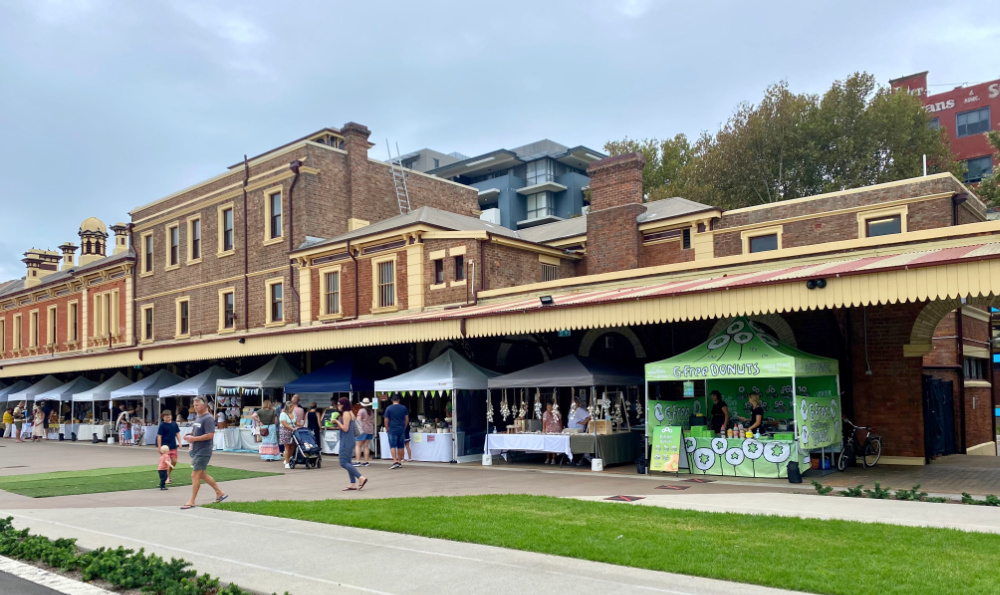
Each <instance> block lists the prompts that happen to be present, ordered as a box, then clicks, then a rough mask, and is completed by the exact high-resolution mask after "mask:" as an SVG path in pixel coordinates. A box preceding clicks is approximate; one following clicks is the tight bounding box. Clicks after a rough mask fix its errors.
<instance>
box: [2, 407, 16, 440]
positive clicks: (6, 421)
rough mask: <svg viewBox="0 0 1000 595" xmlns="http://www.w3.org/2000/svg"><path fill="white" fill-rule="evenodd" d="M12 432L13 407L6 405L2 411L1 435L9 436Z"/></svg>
mask: <svg viewBox="0 0 1000 595" xmlns="http://www.w3.org/2000/svg"><path fill="white" fill-rule="evenodd" d="M13 433H14V408H13V407H8V408H7V409H5V410H4V412H3V437H4V438H10V437H11V434H13Z"/></svg>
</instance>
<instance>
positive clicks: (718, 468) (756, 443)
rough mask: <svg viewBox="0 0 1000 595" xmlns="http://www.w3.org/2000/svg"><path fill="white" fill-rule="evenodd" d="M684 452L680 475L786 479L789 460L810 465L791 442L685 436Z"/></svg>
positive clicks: (807, 458) (807, 459)
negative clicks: (685, 455)
mask: <svg viewBox="0 0 1000 595" xmlns="http://www.w3.org/2000/svg"><path fill="white" fill-rule="evenodd" d="M684 450H685V451H686V452H687V457H681V460H680V467H681V473H693V474H696V475H725V476H729V477H768V478H787V477H788V463H789V462H790V461H795V460H798V461H799V464H800V465H802V464H806V465H808V464H809V455H808V453H805V452H802V451H800V450H799V448H798V445H797V444H796V443H795V442H794V441H791V440H769V439H767V438H762V439H761V440H753V439H738V438H691V437H685V438H684Z"/></svg>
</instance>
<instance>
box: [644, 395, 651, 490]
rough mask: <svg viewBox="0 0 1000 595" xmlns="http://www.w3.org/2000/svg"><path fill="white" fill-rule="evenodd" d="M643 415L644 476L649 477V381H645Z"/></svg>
mask: <svg viewBox="0 0 1000 595" xmlns="http://www.w3.org/2000/svg"><path fill="white" fill-rule="evenodd" d="M643 414H644V415H645V416H646V419H645V421H646V424H645V428H644V429H643V432H642V440H643V447H642V452H643V454H645V455H646V475H649V474H650V472H649V467H650V464H651V463H652V461H650V452H649V380H646V408H645V409H643Z"/></svg>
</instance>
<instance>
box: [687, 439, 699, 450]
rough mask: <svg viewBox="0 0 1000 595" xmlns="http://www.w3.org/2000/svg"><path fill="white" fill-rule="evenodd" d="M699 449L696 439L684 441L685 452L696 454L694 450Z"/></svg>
mask: <svg viewBox="0 0 1000 595" xmlns="http://www.w3.org/2000/svg"><path fill="white" fill-rule="evenodd" d="M696 448H698V443H697V442H695V440H694V438H685V439H684V450H686V451H687V452H694V449H696Z"/></svg>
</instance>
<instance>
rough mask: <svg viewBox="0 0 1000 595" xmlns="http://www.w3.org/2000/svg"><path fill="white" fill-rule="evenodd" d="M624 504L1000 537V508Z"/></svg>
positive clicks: (739, 498) (677, 498)
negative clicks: (954, 530) (902, 526)
mask: <svg viewBox="0 0 1000 595" xmlns="http://www.w3.org/2000/svg"><path fill="white" fill-rule="evenodd" d="M578 499H579V500H594V501H598V500H604V498H603V497H599V496H598V497H594V496H582V497H580V498H578ZM622 504H629V505H632V506H659V507H662V508H677V509H684V510H700V511H704V512H735V513H742V514H762V515H775V516H785V517H799V518H806V519H824V520H831V519H836V520H843V521H859V522H862V523H886V524H890V525H907V526H911V527H935V528H940V529H959V530H962V531H975V532H980V533H1000V508H992V507H986V506H969V505H963V504H936V503H932V502H901V501H898V500H869V499H867V498H845V497H843V496H823V497H820V496H815V495H811V494H790V493H771V494H766V495H759V496H758V495H748V494H690V495H687V494H683V495H682V494H670V495H659V494H656V495H648V496H643V499H642V500H636V501H634V502H628V503H622Z"/></svg>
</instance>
